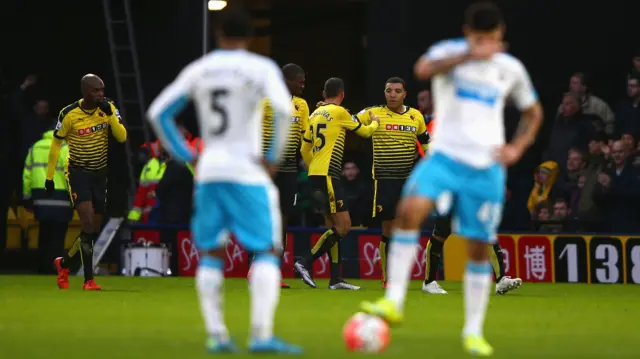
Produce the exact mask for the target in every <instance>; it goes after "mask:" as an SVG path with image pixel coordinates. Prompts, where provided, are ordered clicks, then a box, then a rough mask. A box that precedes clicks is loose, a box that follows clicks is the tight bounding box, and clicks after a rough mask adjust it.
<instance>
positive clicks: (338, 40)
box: [0, 0, 640, 188]
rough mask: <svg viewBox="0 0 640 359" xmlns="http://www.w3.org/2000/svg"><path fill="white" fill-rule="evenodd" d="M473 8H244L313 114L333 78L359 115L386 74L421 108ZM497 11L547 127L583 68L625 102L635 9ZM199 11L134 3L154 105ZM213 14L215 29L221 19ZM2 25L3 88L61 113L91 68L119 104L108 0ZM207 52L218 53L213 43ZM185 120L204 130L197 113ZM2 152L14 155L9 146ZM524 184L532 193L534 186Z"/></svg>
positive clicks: (632, 5)
mask: <svg viewBox="0 0 640 359" xmlns="http://www.w3.org/2000/svg"><path fill="white" fill-rule="evenodd" d="M233 1H234V0H231V2H233ZM468 3H469V1H419V0H393V1H388V0H371V1H366V0H357V1H356V0H351V1H349V0H304V1H301V0H272V1H269V0H255V1H248V2H247V4H248V5H249V7H250V8H251V9H252V10H253V15H254V16H255V18H256V19H257V20H256V24H257V25H259V26H258V30H257V35H258V36H259V37H258V38H257V42H258V43H259V47H260V48H261V49H263V50H265V51H266V52H267V53H266V54H267V55H270V56H271V57H273V58H274V59H275V60H276V61H277V62H278V63H279V64H285V63H288V62H295V63H297V64H300V65H301V66H302V67H303V68H304V69H305V70H306V71H307V88H306V91H305V98H306V99H307V101H308V102H309V103H310V104H311V105H312V106H313V104H314V103H315V102H316V101H318V100H320V97H321V92H322V84H323V82H324V81H325V80H326V79H327V78H328V77H331V76H338V77H342V78H343V79H344V80H345V82H346V84H347V98H346V101H345V106H346V107H347V108H349V109H351V110H352V111H356V110H359V109H361V108H363V107H365V106H368V105H371V104H378V103H381V102H382V101H383V95H382V86H383V83H384V81H385V80H386V79H387V78H388V77H390V76H401V77H403V78H405V79H408V80H409V83H410V85H409V95H408V103H409V104H410V105H415V101H416V93H417V91H419V90H420V89H421V88H423V86H424V84H419V83H417V82H415V81H413V80H412V79H413V76H412V66H413V63H414V61H415V60H416V58H417V57H418V56H419V55H420V54H421V53H423V52H424V51H425V49H426V48H427V46H428V45H429V44H431V43H433V42H434V41H437V40H439V39H442V38H445V37H455V36H459V35H460V24H461V22H462V17H461V14H462V12H463V10H464V8H465V7H466V6H467V4H468ZM498 3H499V4H500V5H501V7H502V9H503V10H504V12H505V16H506V21H507V24H508V28H507V40H508V41H509V43H510V44H511V47H510V50H511V52H512V53H513V54H514V55H516V56H517V57H519V58H520V59H521V60H522V61H523V62H524V63H525V65H526V66H527V67H528V69H529V71H530V73H531V76H532V78H533V81H534V83H535V85H536V87H537V89H538V92H539V94H540V97H541V99H542V102H543V104H544V106H545V109H546V113H547V119H550V118H552V117H553V115H554V112H555V109H556V106H557V105H558V104H559V103H560V100H561V95H562V93H563V92H564V91H565V90H566V89H567V86H568V80H569V77H570V76H571V74H572V73H573V72H575V71H583V72H586V73H587V74H588V75H589V76H590V84H591V87H592V88H594V89H596V90H597V93H598V95H599V96H600V97H602V98H603V99H605V100H606V101H608V102H609V103H612V104H614V103H616V101H617V100H618V99H619V98H621V96H622V95H623V92H624V89H625V71H626V70H627V69H628V68H629V66H630V58H631V52H632V51H633V49H634V48H635V47H637V46H638V45H639V44H640V41H639V40H640V26H638V22H637V21H638V14H640V2H638V1H632V0H627V1H625V0H613V1H608V2H604V1H594V2H583V1H576V0H563V1H558V0H538V1H536V0H518V1H508V0H505V1H498ZM201 4H202V2H201V1H198V0H190V1H185V0H162V1H156V0H135V1H132V11H133V21H134V26H135V31H136V36H137V42H138V52H139V56H140V67H141V75H142V81H143V88H144V93H145V99H144V100H145V102H146V104H147V105H148V104H149V103H150V101H151V100H152V99H153V97H154V96H155V95H156V94H158V92H159V91H160V90H161V89H162V88H163V86H165V85H166V84H168V83H169V81H171V80H172V79H173V78H174V77H175V75H176V74H177V73H178V72H179V71H180V70H181V69H182V67H183V66H184V65H186V64H187V63H188V62H190V61H191V60H193V59H194V58H196V57H198V56H200V55H201V54H202V15H203V13H202V12H203V6H202V5H201ZM209 16H210V25H213V23H215V13H213V12H211V13H209ZM0 26H1V29H2V30H1V31H2V50H1V51H2V56H0V65H1V69H2V80H3V88H5V89H6V88H10V87H15V86H17V85H19V84H20V82H21V81H22V80H23V79H24V77H25V76H26V75H27V74H30V73H36V74H38V75H39V76H40V82H39V86H38V92H40V94H39V95H40V96H41V97H44V98H46V99H49V100H50V102H51V112H52V113H54V114H55V113H57V112H58V111H59V109H60V108H61V107H63V106H64V105H66V104H68V103H70V102H72V101H74V100H76V99H77V98H79V96H80V94H79V79H80V77H81V76H82V75H83V74H85V73H88V72H91V73H96V74H98V75H100V76H102V77H103V78H104V79H105V81H106V85H107V93H108V95H109V96H111V97H115V89H114V87H115V86H114V85H113V74H112V67H111V57H110V54H109V46H108V41H107V32H106V27H105V21H104V16H103V9H102V2H101V1H98V0H92V1H83V2H76V1H44V0H5V1H2V4H1V5H0ZM210 45H211V46H212V47H213V46H214V45H215V44H214V42H213V40H212V41H211V43H210ZM127 120H128V122H129V124H130V125H131V124H135V123H138V124H139V122H140V119H139V118H136V116H134V115H132V114H130V116H129V118H128V119H127ZM181 120H182V121H183V122H184V123H186V125H187V126H188V128H190V129H191V130H192V131H194V132H196V131H197V128H196V126H195V119H194V118H193V113H188V114H187V115H184V116H182V118H181ZM549 122H550V121H547V125H548V124H549ZM510 127H511V128H513V127H514V126H513V125H511V126H510ZM5 128H6V127H5ZM547 128H548V126H547ZM544 132H545V131H543V133H544ZM130 138H131V139H132V140H133V143H134V147H135V148H137V147H136V146H138V145H139V144H141V143H142V140H143V137H142V135H141V133H140V132H138V133H132V134H131V136H130ZM542 143H544V139H543V140H542ZM6 145H7V146H8V147H9V148H10V142H9V143H8V144H6ZM539 148H540V146H538V147H534V149H533V150H532V154H531V155H530V156H529V157H527V160H525V161H524V162H523V163H521V164H520V165H519V166H518V168H516V169H512V170H511V173H510V181H511V180H512V179H513V178H515V177H514V176H516V175H518V174H520V175H521V176H522V178H523V179H524V178H525V177H528V178H530V177H531V176H530V174H531V170H532V169H533V168H534V167H535V166H536V165H537V164H538V156H537V155H536V154H537V152H538V151H539ZM363 162H364V163H361V166H363V167H365V169H364V170H363V172H366V166H367V163H366V161H363ZM123 171H124V169H123ZM529 182H530V180H529ZM523 186H529V188H530V183H527V184H523Z"/></svg>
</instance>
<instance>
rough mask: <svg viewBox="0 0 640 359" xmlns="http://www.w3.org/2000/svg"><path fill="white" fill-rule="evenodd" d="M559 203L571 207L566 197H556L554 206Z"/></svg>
mask: <svg viewBox="0 0 640 359" xmlns="http://www.w3.org/2000/svg"><path fill="white" fill-rule="evenodd" d="M558 203H564V204H566V205H567V207H568V206H569V201H567V199H566V198H564V197H556V199H554V200H553V205H554V206H555V205H556V204H558Z"/></svg>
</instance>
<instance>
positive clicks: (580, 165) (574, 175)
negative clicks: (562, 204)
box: [553, 147, 587, 199]
mask: <svg viewBox="0 0 640 359" xmlns="http://www.w3.org/2000/svg"><path fill="white" fill-rule="evenodd" d="M585 157H586V156H585V154H584V152H582V151H581V150H580V149H579V148H577V147H572V148H571V149H569V151H568V156H567V158H566V160H565V169H564V170H562V171H560V175H559V176H558V180H557V181H556V183H555V185H554V188H553V195H554V197H556V198H564V199H568V198H569V197H570V195H571V192H572V190H573V188H575V187H576V186H577V183H578V178H579V177H580V176H581V175H583V174H585V169H586V167H587V163H586V161H585Z"/></svg>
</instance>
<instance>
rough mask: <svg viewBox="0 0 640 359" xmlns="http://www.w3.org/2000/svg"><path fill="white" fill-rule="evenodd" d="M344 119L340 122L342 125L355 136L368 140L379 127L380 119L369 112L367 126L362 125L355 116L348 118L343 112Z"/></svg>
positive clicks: (347, 114)
mask: <svg viewBox="0 0 640 359" xmlns="http://www.w3.org/2000/svg"><path fill="white" fill-rule="evenodd" d="M344 113H345V114H346V117H345V118H344V119H343V120H342V125H343V126H344V127H346V128H347V129H348V130H350V131H353V132H355V133H356V135H358V136H360V137H363V138H370V137H371V136H372V135H373V133H374V132H376V130H377V129H378V126H379V125H380V119H378V117H377V116H376V115H374V114H372V113H371V112H369V114H368V115H369V119H370V121H371V123H370V124H368V125H363V124H362V122H360V119H359V118H358V117H357V116H350V115H349V113H348V112H347V111H346V110H345V111H344Z"/></svg>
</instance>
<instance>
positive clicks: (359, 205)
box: [342, 161, 372, 226]
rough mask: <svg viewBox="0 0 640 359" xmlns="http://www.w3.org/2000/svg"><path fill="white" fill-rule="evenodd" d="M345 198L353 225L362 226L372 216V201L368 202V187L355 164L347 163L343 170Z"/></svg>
mask: <svg viewBox="0 0 640 359" xmlns="http://www.w3.org/2000/svg"><path fill="white" fill-rule="evenodd" d="M342 177H343V183H344V192H345V198H346V200H347V208H349V214H350V215H351V224H352V225H354V226H362V225H363V224H364V221H365V217H366V216H367V215H369V216H370V215H371V213H370V211H369V210H370V209H371V206H372V204H371V203H372V201H369V200H368V198H367V197H368V193H369V191H368V190H367V186H366V184H365V183H364V181H363V180H362V178H361V177H360V169H359V168H358V166H357V165H356V164H355V163H354V162H351V161H349V162H346V163H345V164H344V166H343V168H342Z"/></svg>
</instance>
